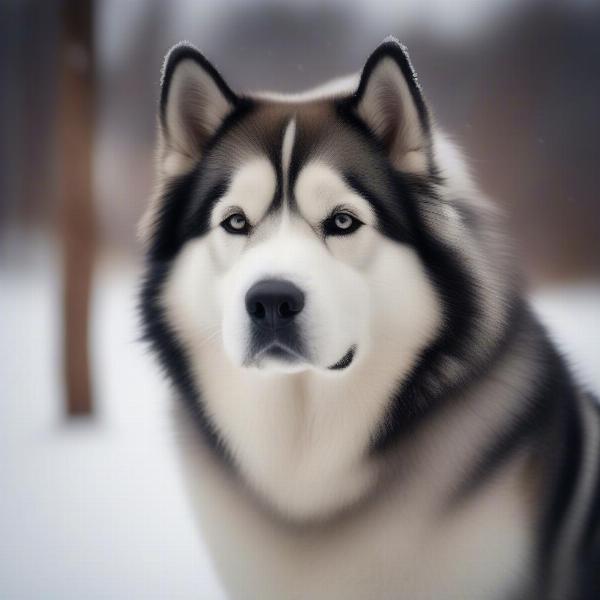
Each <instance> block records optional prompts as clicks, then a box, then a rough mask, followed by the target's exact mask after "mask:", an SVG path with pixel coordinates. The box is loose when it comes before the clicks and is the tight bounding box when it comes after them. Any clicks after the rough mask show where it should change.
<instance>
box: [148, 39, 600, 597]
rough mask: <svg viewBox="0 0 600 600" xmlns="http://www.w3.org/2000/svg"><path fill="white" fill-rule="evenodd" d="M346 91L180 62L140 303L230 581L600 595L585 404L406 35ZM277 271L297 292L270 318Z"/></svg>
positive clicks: (245, 585)
mask: <svg viewBox="0 0 600 600" xmlns="http://www.w3.org/2000/svg"><path fill="white" fill-rule="evenodd" d="M345 85H346V86H350V87H344V86H343V85H342V86H340V85H338V84H336V85H333V86H325V87H323V88H321V89H320V90H318V91H317V92H315V93H312V94H310V93H309V94H303V95H299V96H293V97H284V96H281V95H274V94H255V95H245V96H241V95H237V94H235V93H234V92H233V91H232V90H231V89H230V88H229V87H228V86H227V84H226V83H225V82H224V80H223V79H222V77H221V76H220V75H219V73H218V72H217V71H216V70H215V69H214V67H213V66H212V65H210V63H208V62H207V61H206V59H205V58H204V57H203V56H202V55H201V54H200V53H199V52H198V51H197V50H195V49H194V48H192V47H191V46H188V45H179V46H177V47H175V48H174V49H173V50H172V51H171V52H170V53H169V55H168V57H167V59H166V63H165V68H164V76H163V82H162V95H161V106H160V139H159V150H158V159H157V171H158V178H157V189H156V193H155V196H154V199H153V201H152V203H151V206H150V209H149V211H148V214H147V215H146V217H145V219H144V222H143V223H144V224H143V227H142V230H143V237H144V240H145V244H146V247H147V262H146V275H145V281H144V285H143V289H142V294H141V309H142V317H143V324H144V329H145V333H146V337H147V339H148V340H149V341H150V343H151V345H152V347H153V349H154V350H155V351H156V354H157V355H158V358H159V360H160V362H161V364H162V365H163V366H164V368H165V370H166V371H167V374H168V376H169V377H170V378H171V380H172V381H173V383H174V384H175V386H176V388H177V393H178V395H180V396H181V397H182V399H183V400H185V407H186V408H185V409H184V410H182V411H180V412H179V414H178V416H177V419H178V422H179V423H180V431H181V436H180V438H181V441H182V443H181V454H182V463H183V464H184V466H185V473H186V474H187V480H188V482H189V488H190V492H191V496H192V498H193V501H194V504H195V506H196V508H197V513H198V517H199V520H200V522H201V524H202V527H203V529H204V534H205V536H206V539H207V540H208V543H209V545H210V547H211V549H212V551H213V556H214V558H215V563H216V566H217V569H218V570H219V572H220V573H221V575H222V577H223V581H224V584H225V586H226V588H227V590H228V591H229V593H230V594H231V596H232V597H234V598H261V599H262V598H311V599H313V598H357V599H358V598H363V599H364V598H406V599H410V600H416V599H421V598H423V599H425V598H427V599H430V598H444V599H448V598H456V599H459V598H460V599H462V600H464V599H473V600H475V599H477V600H482V599H488V598H489V599H496V598H497V599H503V600H504V599H525V598H531V599H533V598H535V599H549V600H550V599H552V600H554V599H556V600H558V599H560V600H566V599H572V600H592V598H596V597H597V592H598V582H597V581H596V579H595V578H596V577H597V575H596V568H595V565H596V566H597V564H598V539H597V533H596V529H597V526H596V523H595V511H596V510H597V508H596V507H597V505H598V502H597V500H596V496H597V495H598V489H597V488H598V487H599V485H600V478H599V477H598V460H597V456H598V455H597V450H598V444H599V437H600V436H599V433H600V429H599V421H598V414H597V409H596V406H595V404H593V402H592V401H591V399H590V398H589V397H588V396H586V395H585V394H584V393H583V392H582V391H581V390H580V389H579V388H578V387H577V385H576V384H575V383H574V382H573V380H572V378H571V376H570V374H569V372H568V370H567V368H566V367H565V365H564V363H563V361H562V359H561V358H560V356H558V354H557V353H556V351H555V350H554V348H553V346H552V344H551V343H550V341H549V340H548V338H547V336H546V334H545V332H544V331H543V329H542V328H541V326H540V325H539V323H538V322H537V320H536V318H535V317H534V315H533V314H532V312H531V310H530V309H529V307H528V305H527V302H526V301H525V300H524V298H523V295H522V293H521V291H520V286H519V282H518V278H517V277H516V276H515V275H514V269H513V265H512V258H511V256H510V252H508V250H507V248H508V246H507V243H506V241H505V239H504V236H503V235H502V233H501V227H499V221H500V220H501V219H500V217H499V215H498V214H497V213H496V211H495V210H494V208H493V207H492V206H491V204H489V203H488V201H487V200H486V199H484V198H483V197H482V195H481V193H480V192H479V190H477V188H476V186H475V185H474V184H473V182H472V180H471V178H470V176H469V174H468V172H467V169H466V168H465V166H464V164H463V161H462V159H461V158H460V155H459V153H458V152H457V150H456V149H455V148H454V146H453V145H452V144H451V143H450V142H449V141H448V139H447V138H446V137H444V136H443V135H442V134H441V132H439V131H438V130H437V128H436V127H435V126H434V124H433V122H432V119H431V116H430V113H429V110H428V108H427V105H426V103H425V101H424V99H423V95H422V93H421V89H420V86H419V84H418V82H417V79H416V76H415V74H414V71H413V69H412V66H411V64H410V62H409V59H408V56H407V54H406V50H405V49H404V48H403V47H402V46H401V45H400V44H398V43H397V42H396V41H395V40H387V41H385V42H384V43H383V44H382V45H381V46H380V47H379V48H377V50H375V52H374V53H373V54H372V55H371V56H370V57H369V59H368V61H367V63H366V65H365V67H364V69H363V71H362V73H361V76H360V77H359V78H358V79H356V80H347V81H346V82H345ZM232 219H233V221H232ZM236 228H237V229H236ZM272 280H275V281H279V282H283V283H284V285H287V286H288V287H289V285H291V286H292V287H293V289H296V290H300V292H301V297H302V299H303V300H302V303H301V305H299V308H295V309H294V311H293V317H292V316H291V315H292V313H290V304H289V302H291V301H288V299H286V298H283V299H281V298H279V296H278V297H277V298H278V299H277V302H278V303H279V304H277V306H278V307H279V308H277V310H278V311H280V312H279V313H278V314H279V315H280V317H273V318H278V319H281V320H282V321H281V323H283V324H281V326H279V325H278V326H273V327H267V328H265V326H264V322H263V321H261V320H260V319H264V315H265V314H266V313H265V310H264V307H263V304H261V303H260V302H259V303H258V304H257V307H258V308H257V309H256V312H255V311H254V309H252V308H251V306H250V305H249V304H248V302H249V301H248V294H249V290H251V289H252V288H253V286H254V285H255V284H257V283H260V282H265V281H272ZM265 302H267V300H265ZM265 306H267V309H268V308H269V306H270V305H267V304H265ZM258 309H260V311H259V310H258ZM280 309H281V310H280ZM261 311H262V312H261ZM259 313H260V314H259ZM296 313H297V314H296ZM269 314H271V313H269ZM273 314H275V313H273ZM281 315H283V316H281ZM284 318H285V319H286V320H285V322H284V321H283V319H284ZM277 323H279V321H277Z"/></svg>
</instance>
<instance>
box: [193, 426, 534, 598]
mask: <svg viewBox="0 0 600 600" xmlns="http://www.w3.org/2000/svg"><path fill="white" fill-rule="evenodd" d="M192 437H195V432H194V434H192ZM183 439H185V437H184V438H183ZM190 442H191V445H187V444H183V445H182V457H183V461H184V464H185V466H186V474H187V475H188V477H187V483H188V485H189V487H190V491H191V497H192V499H193V502H194V506H195V509H196V515H197V517H198V518H199V520H200V526H201V531H202V534H203V536H204V538H205V540H206V542H207V544H208V546H209V548H210V550H211V554H212V556H213V559H214V561H215V566H216V568H217V571H218V574H219V576H220V578H221V579H222V581H223V583H224V586H225V588H226V590H227V593H228V594H229V596H230V597H231V598H232V599H238V598H248V599H259V598H260V599H261V600H263V599H267V600H268V599H270V598H273V599H281V598H298V599H311V600H313V599H314V600H318V599H321V598H322V599H328V600H331V599H336V598H340V599H342V598H343V599H357V600H358V599H361V600H362V599H365V598H369V599H373V600H376V599H388V598H390V599H391V598H393V599H399V600H403V599H406V600H420V599H427V600H430V599H431V600H434V599H436V600H437V599H440V598H443V599H444V600H446V599H456V600H459V599H460V600H470V599H472V600H487V599H489V600H495V599H498V600H502V599H504V598H507V597H508V594H513V593H514V591H515V589H517V588H518V587H519V586H521V585H523V581H524V577H525V573H527V572H528V571H529V570H530V569H529V567H530V564H529V559H530V556H531V548H530V533H529V529H528V525H527V522H528V515H527V510H526V507H525V506H524V504H523V502H522V500H521V496H520V495H519V494H518V493H516V491H515V486H514V479H515V477H514V473H513V472H512V471H511V469H509V470H508V471H506V473H504V474H503V475H502V477H501V478H500V479H499V480H498V481H496V482H495V483H494V484H493V485H492V486H490V487H489V489H488V490H486V491H485V493H484V494H482V496H481V497H479V498H478V499H476V500H474V501H473V502H471V503H470V504H469V505H466V506H465V507H463V508H462V509H461V510H459V511H457V512H456V513H453V514H451V515H440V514H439V513H436V511H435V510H434V508H433V507H432V505H431V502H430V500H429V498H427V497H421V496H420V495H419V494H407V493H406V492H405V491H403V490H402V489H401V487H400V486H399V487H397V488H395V489H392V490H388V491H387V493H386V494H382V495H381V496H380V497H379V498H377V499H376V500H375V501H374V502H372V503H369V504H367V505H365V507H364V508H361V509H359V510H356V511H354V512H353V513H352V514H351V516H348V517H346V518H341V519H337V520H334V521H333V522H330V523H329V524H327V525H315V526H310V527H309V526H302V525H297V526H294V527H290V526H287V525H283V524H282V523H281V522H278V521H277V520H276V519H273V517H272V516H271V514H269V513H268V511H265V510H264V509H263V508H261V507H260V505H259V504H258V503H257V502H256V500H255V499H253V498H252V497H251V495H249V494H248V493H247V491H245V490H244V488H243V486H242V485H240V482H239V479H238V478H237V477H236V476H235V475H234V474H233V473H232V472H231V471H229V470H226V469H224V468H223V466H222V465H221V464H220V462H219V461H218V460H215V458H214V456H212V455H211V453H210V452H209V451H206V450H205V449H203V448H202V447H201V445H198V444H196V443H195V442H194V440H192V439H191V438H190ZM282 485H284V482H282ZM511 597H512V596H511Z"/></svg>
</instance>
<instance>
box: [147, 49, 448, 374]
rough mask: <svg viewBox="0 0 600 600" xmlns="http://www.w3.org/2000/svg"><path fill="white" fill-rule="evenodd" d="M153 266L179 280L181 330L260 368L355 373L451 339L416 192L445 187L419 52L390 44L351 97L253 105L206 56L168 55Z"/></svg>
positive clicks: (173, 303) (170, 297)
mask: <svg viewBox="0 0 600 600" xmlns="http://www.w3.org/2000/svg"><path fill="white" fill-rule="evenodd" d="M158 169H159V186H158V187H159V192H158V194H157V199H156V201H155V202H154V204H153V207H152V208H151V210H150V211H149V213H148V216H147V217H146V220H145V226H144V229H145V235H146V237H147V239H148V244H149V257H150V260H151V261H153V262H154V263H156V264H167V263H169V264H170V266H171V269H172V272H171V274H170V282H169V286H168V292H167V299H166V301H165V302H166V305H167V309H168V311H167V312H169V313H170V314H172V315H176V316H174V317H173V320H175V321H177V322H176V323H170V325H171V327H172V328H175V329H177V330H178V331H179V332H180V333H181V334H182V335H183V336H184V337H185V338H186V339H187V340H188V345H191V346H192V347H193V346H196V347H200V346H202V344H203V343H204V342H205V341H206V340H209V339H210V340H213V342H215V343H217V341H218V343H220V344H221V345H222V349H223V350H224V352H225V354H226V356H227V357H228V359H229V360H230V361H231V362H232V363H234V364H235V365H237V366H239V367H240V368H244V369H258V370H261V371H264V372H267V373H268V372H271V371H279V372H281V371H284V372H296V371H301V370H305V369H316V370H319V371H322V372H324V373H325V372H327V373H330V374H341V373H344V372H346V371H348V370H350V369H352V368H353V366H354V365H355V364H357V363H359V362H360V361H361V360H362V359H363V358H364V357H367V356H369V355H372V353H374V352H377V350H378V349H379V348H381V347H382V346H385V345H386V344H388V345H389V344H393V348H394V350H395V351H397V352H398V353H405V354H407V355H408V354H411V355H412V354H415V353H417V352H419V351H420V350H422V348H423V347H424V346H425V345H426V344H427V343H428V342H429V341H430V340H431V339H432V338H433V337H434V335H435V333H436V331H437V329H438V328H439V325H440V319H441V311H440V305H439V299H438V296H437V294H436V292H435V291H434V285H433V283H432V281H431V277H430V276H429V275H428V272H427V268H426V267H425V266H424V264H423V259H422V257H421V256H420V254H419V250H418V248H417V242H418V240H416V239H415V237H416V236H417V237H418V227H417V220H418V218H419V217H418V211H417V209H416V207H415V206H414V192H415V189H417V188H418V187H419V186H420V185H423V182H424V181H426V180H427V179H430V178H432V177H435V173H434V167H433V163H432V141H431V134H430V124H429V116H428V113H427V109H426V107H425V104H424V102H423V99H422V96H421V92H420V89H419V86H418V83H417V80H416V78H415V76H414V74H413V71H412V68H411V65H410V62H409V60H408V57H407V54H406V52H405V50H404V48H403V47H402V46H401V45H400V44H398V43H397V42H395V41H386V42H384V43H383V44H382V45H381V46H380V47H379V48H378V49H377V50H376V51H375V52H374V53H373V54H372V55H371V57H370V58H369V60H368V61H367V63H366V65H365V67H364V69H363V71H362V75H361V77H360V78H359V79H356V81H355V82H354V83H352V82H350V88H349V89H348V87H346V88H345V89H344V88H343V87H340V89H338V90H335V89H323V90H322V93H315V94H312V95H308V96H297V97H277V96H274V95H266V94H265V95H253V96H240V95H237V94H235V93H234V92H233V91H232V90H231V89H230V87H229V86H228V85H227V84H226V83H225V81H224V80H223V79H222V78H221V76H220V75H219V74H218V73H217V71H216V70H215V69H214V67H213V66H212V65H210V64H209V63H208V62H207V61H206V59H205V58H204V57H203V56H202V55H201V54H200V53H199V52H198V51H196V50H195V49H194V48H192V47H190V46H187V45H180V46H177V47H175V48H174V49H173V50H172V51H171V52H170V54H169V55H168V57H167V60H166V62H165V67H164V73H163V82H162V96H161V104H160V147H159V156H158Z"/></svg>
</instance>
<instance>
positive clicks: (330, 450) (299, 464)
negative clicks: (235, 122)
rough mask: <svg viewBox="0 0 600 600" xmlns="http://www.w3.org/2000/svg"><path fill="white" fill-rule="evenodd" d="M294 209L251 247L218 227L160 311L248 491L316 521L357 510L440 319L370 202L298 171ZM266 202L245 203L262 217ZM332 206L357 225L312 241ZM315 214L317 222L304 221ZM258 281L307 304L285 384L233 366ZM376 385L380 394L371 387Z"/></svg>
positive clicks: (181, 261) (178, 269)
mask: <svg viewBox="0 0 600 600" xmlns="http://www.w3.org/2000/svg"><path fill="white" fill-rule="evenodd" d="M262 164H263V163H262V162H260V161H258V160H257V161H254V162H252V163H251V164H250V166H248V165H246V166H245V167H242V168H241V169H240V171H239V172H238V174H237V176H236V178H234V181H233V184H232V186H231V191H230V192H229V193H228V194H227V195H226V196H225V198H224V199H223V200H222V201H221V202H220V203H219V204H222V205H223V207H225V206H226V205H228V204H230V203H234V204H236V205H238V206H242V207H245V206H248V200H247V199H244V198H243V197H241V196H239V197H238V195H237V191H239V189H240V187H244V188H247V186H248V185H250V183H249V181H247V182H246V184H245V185H244V186H240V185H239V180H240V179H243V180H246V178H250V179H251V178H252V176H256V178H257V179H261V180H262V179H263V178H264V177H265V174H266V171H265V170H263V167H262V166H260V167H259V165H262ZM250 187H252V188H253V189H258V188H259V187H261V186H260V185H258V181H257V182H256V186H250ZM266 188H269V189H270V184H269V185H265V189H266ZM263 191H264V190H263ZM295 196H296V198H297V201H298V207H299V209H300V216H291V217H290V219H289V220H288V221H287V222H285V223H284V222H283V221H280V222H277V221H275V222H273V218H269V219H270V221H269V219H267V221H269V222H264V223H256V224H255V227H257V228H258V229H260V228H263V231H262V232H261V231H257V236H258V240H257V241H255V242H246V241H245V239H244V238H242V236H231V235H228V234H226V233H225V232H224V231H222V229H221V228H220V227H215V228H214V229H213V230H212V231H211V232H210V233H209V234H208V235H206V236H204V237H203V238H201V239H198V240H195V241H192V242H190V243H188V244H187V246H186V247H185V248H184V250H183V251H182V252H181V253H180V255H179V256H178V258H177V259H176V263H175V267H174V269H173V273H172V276H171V278H170V281H169V283H168V285H167V286H166V292H165V298H164V302H165V305H166V307H167V309H168V314H169V315H170V321H171V322H172V323H173V326H174V327H175V328H176V330H177V332H178V334H179V337H180V338H181V339H183V340H184V342H185V343H186V345H187V348H188V352H189V356H190V359H191V362H192V365H193V368H194V370H195V372H196V374H197V379H198V385H199V386H200V387H201V389H202V393H203V401H204V402H205V404H206V407H207V410H208V412H209V414H210V415H211V417H212V418H213V420H214V421H215V423H216V425H217V428H218V430H219V432H220V434H221V435H222V436H223V438H224V439H225V441H226V444H227V447H228V448H231V450H232V452H233V454H234V456H235V457H236V460H237V462H238V464H239V466H240V468H241V469H242V471H243V472H244V473H245V476H246V477H247V479H248V481H250V482H251V483H252V485H253V486H254V487H255V488H256V490H257V491H258V492H259V493H260V494H262V495H263V496H264V497H265V499H266V500H267V501H268V502H269V503H270V504H272V505H275V506H276V507H277V508H278V509H279V510H280V511H282V512H284V513H286V514H290V515H294V516H303V517H320V516H323V515H325V514H328V513H331V512H334V511H336V510H339V509H340V508H343V507H344V506H346V505H348V504H349V503H350V502H352V501H355V500H357V499H358V498H359V497H360V496H361V495H363V494H364V493H365V492H366V490H367V489H368V488H369V486H370V485H371V484H372V483H373V481H374V476H375V474H376V473H375V472H374V471H373V470H372V468H371V466H370V465H368V464H367V462H366V460H365V458H364V453H365V449H366V447H367V445H368V442H369V437H370V435H371V434H372V432H373V429H374V427H375V424H376V423H378V422H379V421H380V419H381V418H382V415H383V411H384V410H385V408H386V407H387V402H388V398H389V394H390V392H391V390H392V389H393V387H394V386H395V385H396V384H397V382H398V381H399V379H401V378H402V376H403V374H405V373H406V372H407V371H408V369H410V367H411V366H412V364H413V361H414V360H415V356H416V355H417V353H418V351H419V350H421V349H422V348H423V347H424V346H425V345H426V344H427V343H428V342H429V341H430V340H431V339H432V337H433V336H434V335H435V333H436V331H437V329H438V327H439V314H440V313H439V302H438V299H437V297H436V295H435V292H434V291H433V288H432V286H431V284H430V283H429V281H428V279H427V277H426V275H425V272H424V268H423V266H422V265H421V264H420V262H419V260H418V258H417V256H416V254H415V252H414V251H413V250H412V249H410V248H409V247H408V246H401V245H398V244H395V243H393V242H392V241H390V240H387V239H385V238H383V237H382V236H381V235H380V234H379V233H377V232H376V230H375V229H374V228H373V227H372V226H371V225H369V223H372V222H373V217H372V215H371V214H370V209H369V208H368V204H367V202H366V201H365V200H364V199H362V198H360V197H357V196H356V194H355V192H353V191H352V190H350V189H349V188H348V187H347V186H346V185H345V183H344V182H343V181H342V179H341V178H340V177H339V176H338V175H337V174H336V173H335V172H334V171H333V170H332V169H330V168H329V167H327V166H326V165H323V164H311V165H309V166H307V167H306V168H305V169H304V170H303V172H301V174H300V176H299V178H298V182H297V185H296V189H295ZM264 197H266V194H265V196H264ZM263 201H264V198H262V199H260V201H259V200H258V198H256V199H255V200H253V202H254V203H255V204H260V205H261V209H260V210H261V211H262V210H264V209H265V207H264V202H263ZM339 204H345V205H350V206H352V207H353V209H354V211H355V212H356V213H358V214H359V215H360V216H361V218H362V219H363V220H364V221H365V223H366V224H365V225H364V226H363V227H362V228H360V229H359V230H358V231H357V232H355V234H353V235H352V236H348V237H340V238H338V239H334V240H332V241H328V242H324V241H323V240H322V238H321V237H320V236H319V235H318V234H317V233H315V231H314V230H313V227H315V226H316V225H317V224H318V223H319V222H320V221H321V220H322V219H323V218H324V216H326V215H327V211H328V210H329V208H330V207H331V206H335V205H339ZM315 206H319V207H320V209H321V211H322V212H321V213H320V214H317V213H315V212H311V210H309V207H315ZM221 210H222V208H221V207H220V206H218V207H217V208H216V209H215V212H216V213H217V214H219V213H220V211H221ZM312 210H313V211H314V208H313V209H312ZM218 218H220V217H218ZM218 218H217V220H218ZM232 238H238V239H232ZM228 245H229V246H228ZM226 246H228V247H226ZM223 257H227V258H226V259H224V258H223ZM267 277H285V278H287V279H289V280H291V281H292V282H294V283H295V284H296V285H298V286H299V287H301V288H302V289H303V290H304V291H305V294H306V306H305V309H304V310H303V312H302V314H301V315H299V319H300V320H301V325H302V327H303V331H304V332H305V335H306V337H307V340H308V343H309V346H310V349H311V362H309V363H307V364H306V365H303V366H301V368H298V367H296V368H294V369H293V370H294V371H298V370H299V371H300V372H297V373H295V374H293V375H291V374H289V373H286V374H281V373H280V372H270V371H271V370H270V369H266V371H267V372H263V371H257V370H251V369H246V368H243V367H242V366H241V365H242V363H243V361H244V356H245V352H246V345H247V340H248V330H249V319H248V316H247V314H246V312H245V307H244V297H245V294H246V292H247V290H248V289H249V287H250V286H251V285H252V284H253V283H255V282H257V281H259V280H260V279H263V278H267ZM374 340H377V344H374V343H373V341H374ZM353 345H355V346H356V347H357V352H356V358H355V360H354V363H353V364H352V365H351V366H350V367H349V368H348V369H347V370H345V371H343V376H342V375H341V374H340V373H338V372H330V371H327V367H328V366H330V365H332V364H334V363H336V362H337V361H339V360H340V359H341V358H342V356H344V354H345V353H346V352H347V351H348V349H349V348H350V347H351V346H353ZM390 357H394V360H390ZM374 373H376V374H377V377H376V381H377V383H374V381H373V379H374V378H373V377H371V376H369V375H372V374H374ZM282 481H285V485H282Z"/></svg>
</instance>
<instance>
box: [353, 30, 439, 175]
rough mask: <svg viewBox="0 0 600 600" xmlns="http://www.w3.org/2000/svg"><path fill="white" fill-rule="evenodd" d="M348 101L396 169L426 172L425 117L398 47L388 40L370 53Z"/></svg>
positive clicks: (427, 138) (427, 133)
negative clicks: (354, 90)
mask: <svg viewBox="0 0 600 600" xmlns="http://www.w3.org/2000/svg"><path fill="white" fill-rule="evenodd" d="M350 102H351V105H352V108H353V110H354V111H355V113H356V114H357V115H358V116H359V117H360V119H362V121H363V122H364V123H365V124H366V125H367V127H368V128H369V130H370V131H371V132H372V133H373V134H374V135H375V137H376V138H377V139H378V140H379V141H380V143H381V144H382V146H383V148H384V149H385V151H386V152H387V153H388V156H389V158H390V161H391V162H392V164H393V165H394V166H395V167H396V168H397V169H399V170H401V171H407V172H414V173H424V172H425V171H426V170H427V168H428V156H429V146H430V127H429V115H428V111H427V107H426V105H425V101H424V99H423V96H422V94H421V89H420V87H419V83H418V81H417V77H416V74H415V72H414V70H413V68H412V65H411V63H410V59H409V57H408V53H407V51H406V48H405V47H404V46H403V45H402V44H400V43H399V42H398V41H397V40H395V39H393V38H388V39H386V40H385V41H384V42H383V43H382V44H381V45H380V46H379V47H378V48H377V49H376V50H375V51H374V52H373V54H371V56H370V57H369V58H368V60H367V62H366V64H365V66H364V68H363V70H362V74H361V77H360V82H359V84H358V88H357V90H356V92H355V93H354V95H353V96H352V98H351V101H350Z"/></svg>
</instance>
